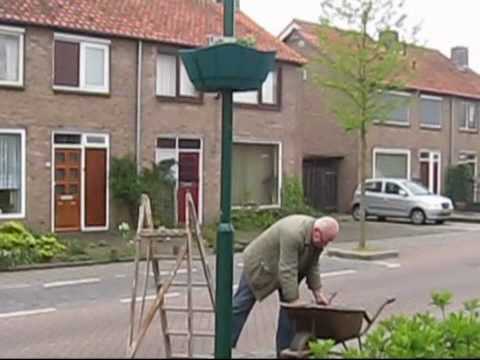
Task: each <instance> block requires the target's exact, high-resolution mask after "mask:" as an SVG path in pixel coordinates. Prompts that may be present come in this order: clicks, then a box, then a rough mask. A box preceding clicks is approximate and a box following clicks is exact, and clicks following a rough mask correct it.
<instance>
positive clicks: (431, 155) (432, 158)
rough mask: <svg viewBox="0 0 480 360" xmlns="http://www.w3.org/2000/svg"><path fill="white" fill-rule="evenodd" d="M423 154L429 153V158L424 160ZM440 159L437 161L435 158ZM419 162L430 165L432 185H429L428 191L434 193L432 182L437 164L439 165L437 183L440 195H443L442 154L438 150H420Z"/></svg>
mask: <svg viewBox="0 0 480 360" xmlns="http://www.w3.org/2000/svg"><path fill="white" fill-rule="evenodd" d="M422 153H428V158H422ZM436 156H437V157H438V158H437V159H435V157H436ZM418 161H419V163H428V178H429V179H430V184H428V190H430V192H432V193H434V188H435V186H434V183H433V182H432V179H433V172H434V169H435V163H438V174H437V178H436V179H435V181H436V182H437V189H438V194H441V193H442V152H441V151H438V150H428V149H420V150H419V152H418Z"/></svg>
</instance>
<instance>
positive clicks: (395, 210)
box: [383, 181, 409, 217]
mask: <svg viewBox="0 0 480 360" xmlns="http://www.w3.org/2000/svg"><path fill="white" fill-rule="evenodd" d="M383 199H384V204H383V208H384V210H383V211H384V213H385V215H387V216H397V217H405V216H408V215H409V214H408V210H409V199H408V192H407V191H406V190H405V189H404V188H403V187H402V186H400V184H397V183H395V182H392V181H387V182H386V183H385V191H384V194H383Z"/></svg>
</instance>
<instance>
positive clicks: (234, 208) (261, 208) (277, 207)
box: [232, 204, 281, 210]
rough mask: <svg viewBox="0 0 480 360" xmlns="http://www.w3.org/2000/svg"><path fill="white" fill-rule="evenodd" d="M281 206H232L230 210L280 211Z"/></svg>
mask: <svg viewBox="0 0 480 360" xmlns="http://www.w3.org/2000/svg"><path fill="white" fill-rule="evenodd" d="M280 208H281V205H279V204H276V205H260V206H251V205H244V206H241V205H235V206H232V210H276V209H280Z"/></svg>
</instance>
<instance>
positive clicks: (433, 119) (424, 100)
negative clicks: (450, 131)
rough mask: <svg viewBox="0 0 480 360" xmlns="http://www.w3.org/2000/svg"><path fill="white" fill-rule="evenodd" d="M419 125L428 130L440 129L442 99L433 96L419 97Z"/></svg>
mask: <svg viewBox="0 0 480 360" xmlns="http://www.w3.org/2000/svg"><path fill="white" fill-rule="evenodd" d="M420 101H421V111H422V112H421V114H422V118H421V124H422V126H425V127H430V128H441V127H442V98H437V97H433V96H422V97H421V100H420Z"/></svg>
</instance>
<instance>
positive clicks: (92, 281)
mask: <svg viewBox="0 0 480 360" xmlns="http://www.w3.org/2000/svg"><path fill="white" fill-rule="evenodd" d="M100 281H101V279H99V278H90V279H79V280H67V281H55V282H51V283H46V284H43V287H44V288H45V289H50V288H56V287H61V286H73V285H85V284H95V283H99V282H100Z"/></svg>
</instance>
